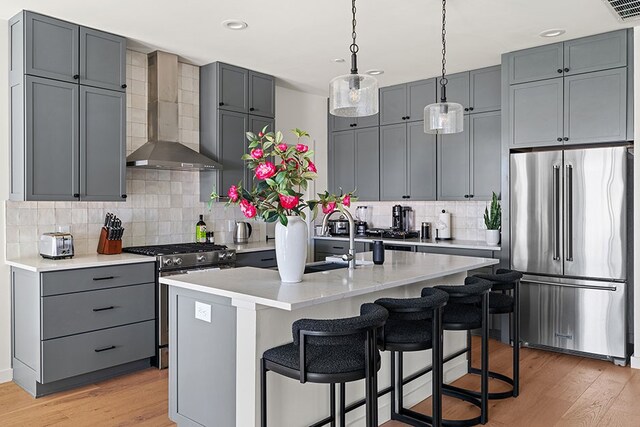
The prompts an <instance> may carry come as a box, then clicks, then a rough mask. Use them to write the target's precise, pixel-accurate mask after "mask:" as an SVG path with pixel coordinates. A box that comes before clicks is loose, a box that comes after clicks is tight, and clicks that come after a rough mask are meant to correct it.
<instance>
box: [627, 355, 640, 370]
mask: <svg viewBox="0 0 640 427" xmlns="http://www.w3.org/2000/svg"><path fill="white" fill-rule="evenodd" d="M629 364H630V365H631V367H632V368H633V369H640V357H638V356H636V355H635V354H634V355H633V356H631V357H630V359H629Z"/></svg>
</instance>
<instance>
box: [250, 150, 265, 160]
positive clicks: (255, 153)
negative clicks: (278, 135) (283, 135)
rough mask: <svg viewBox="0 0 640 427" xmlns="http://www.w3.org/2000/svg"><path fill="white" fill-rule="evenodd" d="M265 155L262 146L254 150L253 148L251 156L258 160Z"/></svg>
mask: <svg viewBox="0 0 640 427" xmlns="http://www.w3.org/2000/svg"><path fill="white" fill-rule="evenodd" d="M263 155H264V151H262V148H254V149H253V150H251V157H253V158H254V159H256V160H258V159H261V158H262V156H263Z"/></svg>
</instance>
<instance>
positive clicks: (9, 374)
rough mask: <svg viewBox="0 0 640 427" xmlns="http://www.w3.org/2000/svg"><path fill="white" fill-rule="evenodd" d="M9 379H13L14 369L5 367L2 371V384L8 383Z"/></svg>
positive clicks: (0, 376)
mask: <svg viewBox="0 0 640 427" xmlns="http://www.w3.org/2000/svg"><path fill="white" fill-rule="evenodd" d="M9 381H13V369H11V368H9V369H4V370H2V371H0V384H1V383H8V382H9Z"/></svg>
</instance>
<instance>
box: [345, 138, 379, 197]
mask: <svg viewBox="0 0 640 427" xmlns="http://www.w3.org/2000/svg"><path fill="white" fill-rule="evenodd" d="M355 143H356V154H355V155H356V161H355V171H356V185H355V188H356V195H357V196H358V199H359V200H361V201H363V202H364V201H367V202H369V201H376V200H380V134H379V132H378V128H377V127H376V128H369V129H360V130H357V131H355ZM345 190H347V191H349V190H350V189H345Z"/></svg>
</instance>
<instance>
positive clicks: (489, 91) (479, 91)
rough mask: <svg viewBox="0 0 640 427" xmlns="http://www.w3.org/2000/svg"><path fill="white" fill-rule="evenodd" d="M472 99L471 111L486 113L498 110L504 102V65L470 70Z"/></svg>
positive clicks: (470, 102) (470, 101)
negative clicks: (502, 96) (502, 99)
mask: <svg viewBox="0 0 640 427" xmlns="http://www.w3.org/2000/svg"><path fill="white" fill-rule="evenodd" d="M469 83H470V85H471V88H470V96H471V98H470V100H469V111H471V112H473V113H485V112H487V111H497V110H499V109H500V106H501V104H502V101H501V96H500V93H501V90H500V88H501V86H502V67H500V66H499V65H498V66H495V67H489V68H482V69H480V70H474V71H471V72H469Z"/></svg>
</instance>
